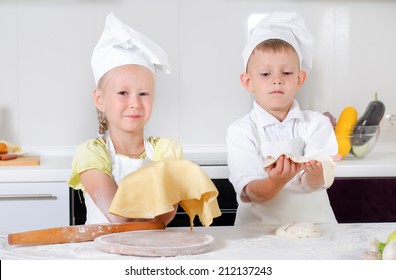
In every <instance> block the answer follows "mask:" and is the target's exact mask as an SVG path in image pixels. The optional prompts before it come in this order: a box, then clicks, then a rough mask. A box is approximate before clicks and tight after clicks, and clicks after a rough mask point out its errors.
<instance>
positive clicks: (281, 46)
mask: <svg viewBox="0 0 396 280" xmlns="http://www.w3.org/2000/svg"><path fill="white" fill-rule="evenodd" d="M255 50H259V51H274V52H279V51H293V52H295V53H297V52H296V50H295V49H294V48H293V46H292V45H291V44H289V43H288V42H286V41H284V40H281V39H268V40H265V41H263V42H261V43H260V44H258V45H257V46H256V47H255V48H254V50H253V52H254V51H255Z"/></svg>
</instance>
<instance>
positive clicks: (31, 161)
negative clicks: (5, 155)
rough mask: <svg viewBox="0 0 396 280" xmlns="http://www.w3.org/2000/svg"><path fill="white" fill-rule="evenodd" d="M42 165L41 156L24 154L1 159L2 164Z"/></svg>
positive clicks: (0, 163)
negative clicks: (13, 157)
mask: <svg viewBox="0 0 396 280" xmlns="http://www.w3.org/2000/svg"><path fill="white" fill-rule="evenodd" d="M28 165H32V166H34V165H40V156H22V157H18V158H16V159H10V160H0V166H28Z"/></svg>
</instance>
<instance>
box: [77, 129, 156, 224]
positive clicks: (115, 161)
mask: <svg viewBox="0 0 396 280" xmlns="http://www.w3.org/2000/svg"><path fill="white" fill-rule="evenodd" d="M106 147H107V150H108V151H109V154H110V160H111V174H112V175H113V178H114V180H115V182H116V183H117V184H118V183H119V182H120V181H121V179H123V178H124V177H125V176H126V175H128V174H129V173H131V172H133V171H135V170H137V169H139V168H140V167H142V166H143V165H144V164H146V163H148V162H150V161H151V160H150V159H152V158H153V153H154V148H153V146H152V145H151V143H150V142H149V141H148V140H147V139H144V149H145V151H146V159H135V158H128V157H126V156H120V155H117V154H116V152H115V148H114V145H113V142H112V141H111V139H110V137H109V136H107V139H106ZM84 198H85V206H86V208H87V220H86V222H85V224H98V223H109V220H108V219H107V218H106V216H105V215H104V214H103V213H102V212H101V211H100V210H99V208H98V207H97V206H96V204H95V203H94V201H93V200H92V198H91V197H90V196H89V194H88V192H86V193H85V197H84Z"/></svg>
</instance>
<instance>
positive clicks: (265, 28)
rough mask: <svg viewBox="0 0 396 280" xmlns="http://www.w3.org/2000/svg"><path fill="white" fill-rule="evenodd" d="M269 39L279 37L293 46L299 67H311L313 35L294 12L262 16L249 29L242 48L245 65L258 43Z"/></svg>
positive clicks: (306, 69) (307, 68) (307, 69)
mask: <svg viewBox="0 0 396 280" xmlns="http://www.w3.org/2000/svg"><path fill="white" fill-rule="evenodd" d="M269 39H281V40H284V41H286V42H288V43H289V44H290V45H292V46H293V48H294V50H295V51H296V53H297V55H298V58H299V60H300V68H301V69H304V70H305V71H307V72H309V71H310V70H311V68H312V56H313V37H312V35H311V33H310V32H309V30H308V29H307V28H306V27H305V23H304V20H303V18H302V17H301V16H299V15H298V14H297V13H295V12H290V13H286V12H274V13H271V14H269V15H268V16H266V17H265V18H263V19H262V20H261V21H260V22H259V23H258V24H257V25H256V27H255V28H254V29H253V30H252V31H251V33H250V37H249V39H248V42H247V44H246V46H245V48H244V49H243V52H242V58H243V63H244V66H245V70H246V67H247V63H248V60H249V57H250V55H251V54H252V52H253V50H254V49H255V48H256V46H257V45H258V44H260V43H261V42H263V41H265V40H269Z"/></svg>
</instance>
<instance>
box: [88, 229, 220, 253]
mask: <svg viewBox="0 0 396 280" xmlns="http://www.w3.org/2000/svg"><path fill="white" fill-rule="evenodd" d="M94 244H95V248H96V249H99V250H101V251H104V252H107V253H112V254H121V255H131V256H146V257H170V256H181V255H195V254H200V253H204V252H207V251H210V250H212V249H214V247H215V240H214V238H213V236H210V235H206V234H203V233H196V232H192V231H189V230H186V231H184V230H173V229H165V230H144V231H129V232H121V233H112V234H108V235H103V236H100V237H98V238H96V239H95V241H94Z"/></svg>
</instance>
